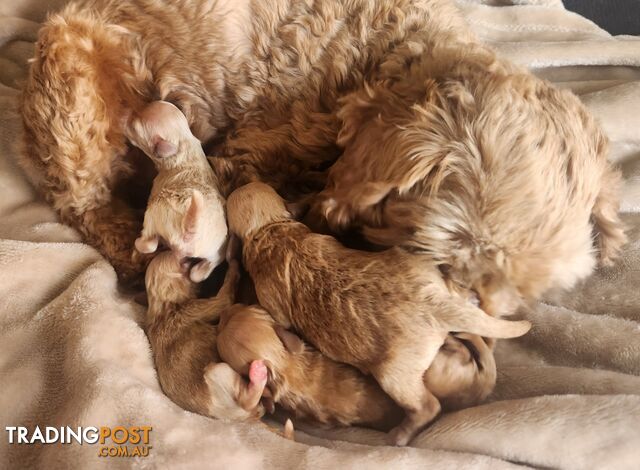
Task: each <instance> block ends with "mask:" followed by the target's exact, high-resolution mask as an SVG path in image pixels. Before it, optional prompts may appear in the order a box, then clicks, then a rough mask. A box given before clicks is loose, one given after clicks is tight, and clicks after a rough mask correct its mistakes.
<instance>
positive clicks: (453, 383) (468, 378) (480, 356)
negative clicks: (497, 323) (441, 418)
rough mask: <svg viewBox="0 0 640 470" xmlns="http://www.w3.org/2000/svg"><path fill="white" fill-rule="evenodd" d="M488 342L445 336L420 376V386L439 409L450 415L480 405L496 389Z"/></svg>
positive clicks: (473, 337)
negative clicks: (425, 389) (421, 376)
mask: <svg viewBox="0 0 640 470" xmlns="http://www.w3.org/2000/svg"><path fill="white" fill-rule="evenodd" d="M496 376H497V373H496V361H495V359H494V357H493V349H492V347H491V346H490V341H488V340H486V339H484V338H482V337H480V336H478V335H470V334H467V333H458V334H455V335H449V336H447V338H446V339H445V341H444V344H443V345H442V346H441V347H440V351H438V354H437V356H436V357H435V359H434V360H433V362H432V363H431V365H430V366H429V369H427V372H425V374H424V385H425V386H426V387H427V389H429V391H430V392H431V393H433V394H434V395H435V396H436V398H438V400H440V404H441V405H442V408H443V409H444V410H446V411H454V410H459V409H462V408H468V407H470V406H475V405H478V404H479V403H482V402H483V401H484V400H485V399H486V398H487V397H488V396H489V394H490V393H491V392H492V391H493V389H494V387H495V385H496Z"/></svg>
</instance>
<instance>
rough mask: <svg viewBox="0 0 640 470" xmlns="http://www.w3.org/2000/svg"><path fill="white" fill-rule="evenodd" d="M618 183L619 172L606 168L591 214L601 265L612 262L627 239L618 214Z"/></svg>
mask: <svg viewBox="0 0 640 470" xmlns="http://www.w3.org/2000/svg"><path fill="white" fill-rule="evenodd" d="M620 184H621V183H620V174H619V173H618V172H617V171H614V170H613V169H612V168H607V171H606V173H605V175H604V177H603V181H602V188H601V190H600V193H599V194H598V196H597V198H596V202H595V205H594V206H593V211H592V215H591V217H592V220H593V225H594V231H595V234H596V240H597V244H598V249H599V252H600V263H601V264H602V265H603V266H610V265H612V264H613V261H614V260H615V259H616V258H617V257H618V255H619V253H620V250H621V249H622V246H623V245H624V244H625V243H626V241H627V237H626V235H625V233H624V227H623V225H622V221H621V220H620V217H619V215H618V209H619V205H620V200H619V197H618V191H619V188H620Z"/></svg>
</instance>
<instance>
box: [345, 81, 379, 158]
mask: <svg viewBox="0 0 640 470" xmlns="http://www.w3.org/2000/svg"><path fill="white" fill-rule="evenodd" d="M376 101H377V93H376V89H375V88H372V87H370V86H368V85H366V84H365V86H364V88H363V89H361V90H359V91H356V92H354V93H351V94H349V95H347V96H345V97H344V98H341V99H340V100H339V101H338V105H339V106H340V109H339V110H338V113H337V116H338V119H339V120H340V121H342V126H341V127H340V131H339V132H338V138H337V140H336V142H337V144H338V145H339V146H341V147H346V146H347V145H349V143H351V141H353V140H354V138H355V137H356V136H357V135H358V132H359V130H360V129H361V128H362V126H363V124H364V123H366V122H368V121H370V120H372V119H375V118H376V115H377V114H378V113H379V109H378V106H377V105H376Z"/></svg>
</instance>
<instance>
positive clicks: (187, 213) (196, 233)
mask: <svg viewBox="0 0 640 470" xmlns="http://www.w3.org/2000/svg"><path fill="white" fill-rule="evenodd" d="M126 134H127V137H128V138H129V140H130V141H131V142H132V143H133V144H134V145H135V146H136V147H139V148H140V149H141V150H143V151H144V152H145V153H146V154H147V155H148V156H149V157H150V158H151V159H152V160H153V162H154V164H155V166H156V168H157V170H158V176H156V178H155V180H154V181H153V188H152V189H151V196H150V197H149V203H148V206H147V211H146V212H145V215H144V228H143V229H142V234H141V236H140V238H138V239H137V240H136V242H135V246H136V249H137V250H138V251H140V252H141V253H153V252H154V251H156V250H157V248H158V244H159V242H160V240H161V239H162V240H163V241H164V242H165V243H166V244H167V245H168V246H169V247H170V248H171V250H173V251H174V252H175V253H176V256H177V257H178V258H184V257H190V258H202V260H201V261H200V262H198V263H197V264H196V265H195V266H194V267H193V268H192V269H191V273H190V277H191V280H192V281H194V282H200V281H203V280H204V279H206V278H207V277H209V275H210V274H211V272H212V271H213V269H214V268H215V267H216V266H217V265H218V264H220V263H221V262H222V261H223V260H224V250H225V244H226V239H227V224H226V221H225V215H224V200H223V198H222V196H221V195H220V193H219V192H218V190H217V189H216V188H217V187H218V183H217V179H216V177H215V175H214V173H213V170H212V169H211V167H210V166H209V163H208V162H207V159H206V157H205V154H204V152H203V150H202V147H201V145H200V141H199V140H198V139H196V138H195V137H194V136H193V134H191V131H190V130H189V125H188V123H187V119H186V118H185V116H184V114H182V112H181V111H180V110H179V109H178V108H176V107H175V106H174V105H172V104H171V103H167V102H165V101H156V102H153V103H151V104H149V105H148V106H147V107H146V108H145V109H144V110H143V111H142V112H141V113H140V114H139V115H137V116H134V117H132V119H131V121H130V123H129V126H128V129H127V133H126Z"/></svg>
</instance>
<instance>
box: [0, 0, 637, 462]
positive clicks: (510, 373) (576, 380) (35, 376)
mask: <svg viewBox="0 0 640 470" xmlns="http://www.w3.org/2000/svg"><path fill="white" fill-rule="evenodd" d="M336 1H338V0H336ZM61 3H62V1H61V0H55V1H52V2H50V3H48V4H47V3H46V2H44V1H43V2H40V1H39V0H12V1H8V0H3V1H1V2H0V425H1V427H2V429H0V432H1V433H2V435H0V468H7V469H9V468H11V469H13V468H26V467H29V468H31V467H33V468H36V467H38V468H47V469H56V468H102V467H104V468H120V467H122V468H129V467H135V468H234V469H235V468H245V467H247V468H292V469H304V468H314V469H316V468H318V469H322V468H326V469H342V468H368V469H371V470H373V469H377V468H408V469H413V468H415V469H424V468H455V469H459V468H460V469H465V468H487V469H489V468H491V469H502V468H516V467H519V466H522V467H526V466H532V467H548V468H598V469H601V468H611V469H623V468H628V469H632V468H635V469H637V468H640V377H638V376H639V375H640V241H639V234H640V134H639V132H638V130H639V129H640V68H639V67H640V40H639V39H638V38H632V37H618V38H612V37H610V36H609V35H608V34H606V33H605V32H604V31H602V30H600V29H598V28H597V27H596V26H595V25H594V24H592V23H591V22H589V21H587V20H585V19H584V18H581V17H579V16H577V15H575V14H573V13H570V12H567V11H565V10H564V8H563V7H562V4H561V2H560V1H559V0H538V1H534V0H514V1H504V0H493V1H484V2H479V1H460V2H459V4H460V6H461V8H462V9H463V11H464V12H465V15H466V16H467V17H468V19H469V21H470V23H471V24H472V26H473V27H474V29H475V30H476V31H477V33H478V34H479V35H480V36H481V37H482V38H483V40H486V41H489V42H491V43H493V44H495V46H496V47H497V48H498V49H499V51H500V52H501V53H502V54H504V55H506V56H508V57H509V58H511V59H513V60H515V61H517V62H519V63H522V64H526V65H528V66H530V67H532V68H533V69H534V71H535V72H536V73H538V74H540V75H541V76H544V77H546V78H549V79H550V80H552V81H554V82H556V83H557V84H558V85H559V86H562V87H569V88H571V89H573V90H575V91H576V92H577V93H579V94H580V96H581V97H582V99H583V100H584V101H585V102H586V103H587V105H588V106H589V107H590V108H591V109H592V110H593V112H594V113H595V115H596V116H597V117H598V118H599V119H600V121H601V122H602V125H603V126H604V128H605V129H606V131H607V132H608V134H609V136H610V138H611V140H612V152H611V158H612V159H613V160H615V161H616V162H618V163H619V164H620V165H621V166H622V168H623V170H624V173H625V178H626V186H625V190H624V199H623V205H622V210H623V211H624V212H625V220H626V221H627V223H628V227H629V236H630V240H631V242H630V243H629V245H628V246H627V248H626V250H625V252H624V257H623V259H622V260H621V261H620V262H619V263H618V265H617V266H616V267H615V268H612V269H608V270H603V271H599V272H597V273H596V274H594V275H593V276H592V277H591V279H589V280H588V281H587V282H585V283H584V285H582V286H579V287H578V288H576V289H575V290H573V291H572V292H567V293H564V294H559V295H555V296H550V298H549V299H548V300H547V302H545V303H540V304H539V305H538V306H537V308H536V309H535V312H534V313H532V314H531V315H530V319H531V320H532V321H533V323H534V328H533V330H532V331H531V332H530V333H529V334H528V335H526V336H525V337H523V338H521V339H519V340H515V341H503V342H501V343H500V344H499V347H498V350H497V358H498V363H499V380H498V385H497V388H496V391H495V393H494V394H493V396H492V398H491V399H490V401H489V403H487V404H485V405H483V406H478V407H475V408H471V409H467V410H464V411H460V412H457V413H452V414H449V415H445V416H443V417H442V418H441V419H440V420H439V421H438V422H436V423H435V424H434V425H433V426H432V427H431V428H429V429H428V430H427V431H425V432H424V433H423V434H422V435H421V436H420V437H419V438H418V439H417V440H416V441H415V442H414V443H413V444H412V446H411V447H408V448H392V447H385V446H384V445H383V438H384V436H383V435H382V434H380V433H377V432H373V431H369V430H362V429H355V428H352V429H343V430H326V429H319V428H317V427H314V426H302V425H299V426H298V432H297V439H298V442H296V443H293V442H290V441H287V440H284V439H282V438H281V437H279V436H278V435H276V434H275V433H272V432H269V431H268V430H267V429H265V428H264V427H262V426H258V425H247V424H244V425H243V424H229V423H224V422H220V421H215V420H211V419H207V418H204V417H201V416H198V415H194V414H191V413H188V412H186V411H183V410H182V409H180V408H179V407H177V406H176V405H174V404H173V403H172V402H171V401H170V400H168V399H167V398H166V397H165V396H164V395H163V394H162V392H161V390H160V387H159V385H158V382H157V379H156V375H155V371H154V368H153V364H152V360H151V355H150V350H149V343H148V342H147V339H146V337H145V335H144V333H143V331H142V329H141V328H140V326H139V323H140V319H141V316H142V315H143V310H142V308H141V307H139V306H138V305H136V304H134V303H133V302H132V301H131V300H130V299H129V298H127V297H126V296H125V295H124V294H122V293H120V292H119V290H118V287H117V284H116V277H115V274H114V271H113V269H112V268H111V266H110V265H109V264H108V263H107V262H106V261H104V260H103V259H102V258H101V257H100V255H98V253H97V252H96V251H95V250H93V249H92V248H90V247H88V246H87V245H85V244H83V243H82V242H81V241H80V238H79V236H78V234H77V233H75V232H74V231H73V230H71V229H70V228H67V227H65V226H63V225H61V224H60V223H59V222H58V221H57V219H56V216H55V215H54V213H53V212H52V210H51V209H50V208H49V207H47V205H46V204H45V203H43V202H42V201H41V200H39V199H38V197H37V195H36V194H35V193H34V191H33V190H32V188H30V186H29V185H28V184H27V182H26V180H25V178H24V177H23V175H22V174H21V171H20V170H19V169H18V167H17V166H16V150H15V143H16V140H17V138H18V134H19V132H20V125H21V124H20V119H19V116H18V113H17V110H16V103H17V101H16V99H17V95H18V89H19V79H20V78H22V77H23V76H24V70H25V65H26V59H27V58H28V57H29V55H30V54H31V48H32V41H33V40H34V37H35V34H36V31H37V29H38V23H37V22H38V21H41V20H42V18H43V16H44V10H46V9H47V8H54V7H55V6H57V5H59V4H61ZM511 4H514V6H509V5H511ZM638 13H639V14H640V11H639V12H638ZM297 424H299V423H297ZM35 425H40V426H58V427H59V426H79V425H83V426H116V425H124V426H134V425H149V426H153V430H152V432H151V445H152V446H153V448H152V450H151V452H150V456H149V457H146V458H124V457H106V458H105V457H99V456H98V446H96V445H86V444H85V445H78V444H67V445H61V444H49V445H24V444H20V445H18V444H9V443H8V434H7V432H6V431H5V426H35Z"/></svg>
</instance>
